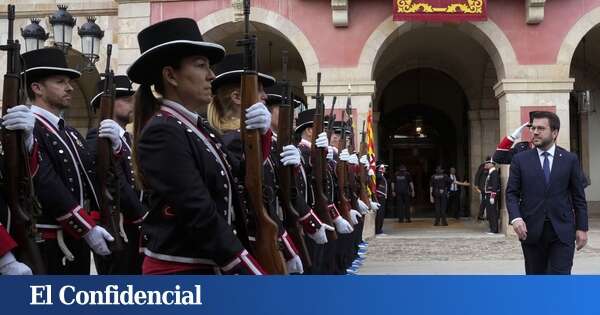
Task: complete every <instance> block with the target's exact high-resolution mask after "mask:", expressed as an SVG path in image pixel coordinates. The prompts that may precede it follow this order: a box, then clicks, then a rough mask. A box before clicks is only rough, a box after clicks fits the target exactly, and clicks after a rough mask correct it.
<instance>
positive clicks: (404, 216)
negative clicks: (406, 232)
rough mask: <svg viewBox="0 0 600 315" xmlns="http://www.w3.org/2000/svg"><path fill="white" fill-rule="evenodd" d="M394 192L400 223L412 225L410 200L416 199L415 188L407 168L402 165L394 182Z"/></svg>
mask: <svg viewBox="0 0 600 315" xmlns="http://www.w3.org/2000/svg"><path fill="white" fill-rule="evenodd" d="M392 191H393V194H394V197H396V209H397V211H398V222H400V223H403V222H404V220H406V222H407V223H410V222H411V221H410V198H411V197H412V198H414V197H415V186H414V184H413V180H412V177H411V175H410V173H409V172H408V170H407V169H406V166H404V165H400V168H399V169H398V172H396V177H395V178H394V181H393V182H392Z"/></svg>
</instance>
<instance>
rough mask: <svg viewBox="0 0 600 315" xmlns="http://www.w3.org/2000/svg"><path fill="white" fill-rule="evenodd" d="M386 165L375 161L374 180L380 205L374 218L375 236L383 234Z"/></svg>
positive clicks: (386, 188) (386, 189)
mask: <svg viewBox="0 0 600 315" xmlns="http://www.w3.org/2000/svg"><path fill="white" fill-rule="evenodd" d="M386 167H387V165H385V164H383V162H382V161H377V173H376V174H375V179H376V182H377V191H376V192H377V201H378V202H379V204H380V205H381V206H380V207H379V210H378V211H377V216H376V218H375V234H383V220H384V219H385V205H386V200H387V194H388V182H387V179H386V178H385V171H386Z"/></svg>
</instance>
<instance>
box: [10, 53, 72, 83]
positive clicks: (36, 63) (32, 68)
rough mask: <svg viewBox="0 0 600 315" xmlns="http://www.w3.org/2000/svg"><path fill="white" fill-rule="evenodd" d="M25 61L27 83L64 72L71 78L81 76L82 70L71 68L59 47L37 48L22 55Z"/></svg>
mask: <svg viewBox="0 0 600 315" xmlns="http://www.w3.org/2000/svg"><path fill="white" fill-rule="evenodd" d="M21 56H22V57H23V60H24V63H25V71H24V72H23V73H25V74H26V75H27V84H30V83H31V82H35V81H37V80H41V79H43V78H46V77H48V76H51V75H57V74H63V75H66V76H68V77H69V78H71V79H76V78H79V77H80V76H81V72H79V71H77V70H75V69H71V68H69V66H67V59H66V58H65V55H64V54H63V52H62V50H60V49H58V48H42V49H36V50H32V51H29V52H26V53H24V54H23V55H21Z"/></svg>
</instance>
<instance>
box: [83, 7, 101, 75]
mask: <svg viewBox="0 0 600 315" xmlns="http://www.w3.org/2000/svg"><path fill="white" fill-rule="evenodd" d="M77 34H79V37H81V52H82V53H83V55H84V56H85V57H86V59H87V60H88V62H89V64H88V66H92V65H94V64H95V63H96V62H97V61H98V59H100V56H99V54H100V40H101V39H102V37H104V31H103V30H102V29H100V26H98V24H96V18H94V17H88V18H87V22H85V23H84V24H83V25H82V26H81V27H80V28H79V29H78V30H77Z"/></svg>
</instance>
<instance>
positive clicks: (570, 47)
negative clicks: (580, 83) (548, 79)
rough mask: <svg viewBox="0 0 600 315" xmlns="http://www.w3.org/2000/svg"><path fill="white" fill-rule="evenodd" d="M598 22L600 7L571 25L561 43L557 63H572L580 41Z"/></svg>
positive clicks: (599, 21)
mask: <svg viewBox="0 0 600 315" xmlns="http://www.w3.org/2000/svg"><path fill="white" fill-rule="evenodd" d="M598 24H600V7H598V8H595V9H594V10H592V11H590V12H588V13H586V14H585V15H584V16H582V17H581V18H580V19H579V20H578V21H577V23H575V24H574V25H573V27H571V29H570V30H569V32H568V33H567V35H566V36H565V38H564V39H563V41H562V43H561V44H560V49H559V50H558V55H557V56H556V64H559V65H567V66H568V65H570V64H571V61H572V60H573V56H574V55H575V50H576V49H577V45H579V42H581V40H582V39H583V37H584V36H585V35H586V34H587V33H588V32H589V31H590V30H591V29H592V28H594V27H596V26H597V25H598Z"/></svg>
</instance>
